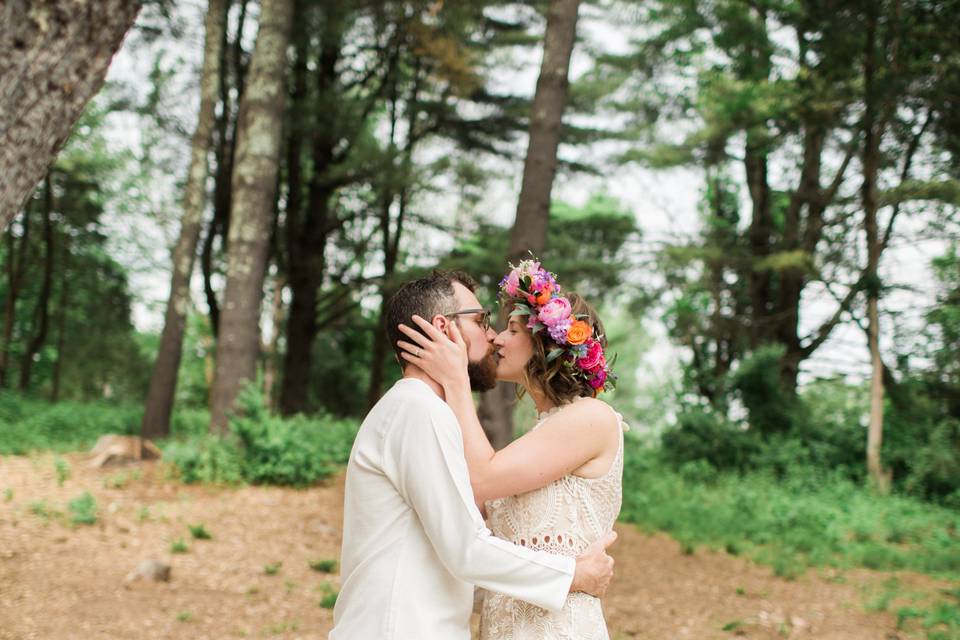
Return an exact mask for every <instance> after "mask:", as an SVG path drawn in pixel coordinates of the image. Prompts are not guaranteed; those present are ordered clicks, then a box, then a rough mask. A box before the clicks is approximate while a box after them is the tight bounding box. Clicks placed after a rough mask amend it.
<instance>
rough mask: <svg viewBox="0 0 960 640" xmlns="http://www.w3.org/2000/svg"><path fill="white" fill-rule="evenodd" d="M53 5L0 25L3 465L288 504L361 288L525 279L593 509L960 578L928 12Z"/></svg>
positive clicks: (713, 6) (954, 279) (891, 6)
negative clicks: (586, 450)
mask: <svg viewBox="0 0 960 640" xmlns="http://www.w3.org/2000/svg"><path fill="white" fill-rule="evenodd" d="M60 4H62V3H58V2H53V1H50V2H36V3H31V2H25V1H23V0H20V1H12V2H8V3H7V4H6V5H5V7H2V8H0V15H2V16H3V19H4V22H5V25H6V26H4V28H3V29H2V31H3V34H4V35H3V36H2V41H0V59H3V60H5V62H3V63H0V89H3V91H0V96H3V97H2V98H0V149H3V151H2V153H0V170H2V171H3V172H4V175H6V176H8V177H7V178H6V179H5V185H4V186H3V187H2V190H0V214H2V217H3V221H4V224H5V228H4V231H3V236H4V237H3V242H2V246H0V264H2V265H3V269H4V271H3V277H2V278H0V298H2V300H3V301H4V304H3V321H2V334H0V454H4V455H18V456H19V455H27V454H30V453H31V452H37V451H44V450H53V451H71V450H75V449H79V448H84V447H88V446H89V445H90V444H91V443H92V442H93V441H94V440H95V439H96V437H97V436H98V435H100V434H103V433H124V434H142V435H143V436H145V437H147V438H150V439H153V440H157V441H158V442H160V443H161V445H162V448H163V450H164V458H165V460H166V461H168V462H169V464H170V465H171V468H172V469H174V471H175V473H176V474H177V475H178V477H179V478H180V480H181V481H183V482H188V483H190V482H204V483H215V484H222V483H228V484H230V483H252V484H281V485H293V486H309V485H312V484H314V483H316V482H317V481H319V480H321V479H322V478H324V477H327V476H329V475H331V474H334V473H336V470H337V468H338V465H341V464H342V463H343V462H345V460H346V456H347V454H348V453H349V448H350V444H351V440H352V435H353V433H354V432H355V430H356V428H357V425H358V423H359V420H360V419H362V416H363V415H364V413H365V411H366V410H367V409H368V408H369V407H370V406H371V405H372V404H373V403H374V402H376V400H377V398H378V397H379V396H380V394H381V393H382V392H383V390H385V389H386V388H388V387H389V385H390V384H392V382H393V381H394V380H395V379H396V378H397V377H398V376H399V368H398V367H397V366H396V364H395V361H394V359H393V354H392V350H391V348H390V345H388V344H386V341H385V335H384V332H383V327H382V321H381V315H382V308H383V301H384V300H385V299H386V298H387V297H389V295H390V293H391V291H393V290H394V289H395V288H396V287H397V286H398V285H399V284H400V283H402V282H404V281H406V280H408V279H410V278H413V277H416V276H418V275H420V274H423V273H425V272H428V271H429V270H431V269H434V268H437V267H440V268H461V269H465V270H467V271H469V272H470V273H473V274H475V275H476V276H477V278H478V280H480V282H481V284H482V290H481V292H479V293H480V297H481V300H482V301H484V302H485V303H486V304H489V305H491V307H493V305H494V303H495V299H494V293H495V289H496V284H497V282H498V281H499V279H500V277H502V275H503V274H504V273H505V272H506V265H507V263H508V261H510V260H513V261H516V260H518V259H521V258H522V257H523V256H525V255H527V253H528V251H532V252H534V253H535V254H536V255H538V256H539V257H541V258H542V259H543V261H544V263H545V265H546V266H547V267H548V268H549V269H550V270H552V271H554V272H556V273H557V274H558V276H559V278H560V281H561V282H562V283H563V284H564V286H565V287H566V288H567V289H575V290H577V291H579V292H581V293H583V294H584V295H585V296H586V297H587V298H588V299H590V300H591V301H593V302H594V303H595V304H596V305H597V306H598V307H599V308H600V310H601V315H602V316H603V318H604V320H605V322H606V325H607V333H608V336H609V338H610V341H611V350H612V351H613V352H616V353H618V360H617V363H616V370H617V372H618V373H619V376H620V377H619V384H618V388H617V390H616V391H615V392H614V393H613V394H611V395H610V396H609V397H608V398H607V400H608V401H609V402H610V403H611V404H613V405H614V406H615V407H616V408H617V409H618V410H619V411H621V412H622V413H624V415H625V416H626V418H627V421H628V422H629V423H630V424H631V425H632V426H633V430H632V432H631V437H630V440H629V460H628V464H627V469H626V472H625V473H626V477H625V493H626V495H625V503H624V511H623V519H624V520H626V521H630V522H636V523H639V524H641V525H642V526H644V527H648V528H650V529H653V530H662V531H667V532H669V533H670V534H671V535H673V536H674V537H676V538H677V539H678V540H680V541H681V543H682V544H684V545H689V546H690V548H691V549H692V548H694V547H695V546H696V545H698V544H710V545H714V546H716V547H718V548H723V549H725V550H726V552H728V553H732V554H747V555H749V556H750V557H752V558H754V559H756V560H759V561H760V562H763V563H767V564H771V565H772V566H774V568H775V570H776V571H777V572H778V575H781V574H782V575H785V576H790V575H795V574H796V573H797V572H802V571H803V568H804V567H807V566H821V565H830V564H836V563H840V564H844V563H846V564H852V565H854V566H866V567H869V568H874V569H910V570H913V571H919V572H924V573H930V574H932V575H936V576H947V577H950V578H951V579H953V578H955V577H956V576H957V575H958V573H960V552H958V549H960V541H958V539H957V538H958V532H957V526H958V523H960V513H958V510H960V252H958V246H960V219H958V215H957V214H958V205H960V115H958V114H960V105H958V101H960V48H958V47H957V44H956V43H957V42H960V26H958V25H960V3H957V2H955V1H945V2H932V1H926V0H890V1H886V0H884V1H869V0H868V1H862V2H861V1H854V2H835V1H831V0H757V1H751V2H745V1H740V0H716V1H714V2H709V3H698V2H692V1H688V0H659V1H656V2H642V3H641V2H632V1H630V0H622V1H613V0H596V1H590V2H588V1H586V0H584V1H582V2H580V1H577V0H551V1H550V2H533V3H514V2H498V1H481V0H478V1H476V2H449V1H448V2H443V1H432V2H426V1H424V2H417V1H404V2H391V1H383V2H318V1H314V0H262V2H256V1H253V0H210V2H209V5H207V4H205V3H199V2H191V1H187V0H182V1H174V0H164V1H161V2H146V3H143V5H142V6H141V4H140V3H137V2H129V1H127V0H105V1H103V2H100V3H94V4H93V5H91V6H90V8H88V9H87V10H85V11H80V12H77V13H76V14H71V15H68V14H67V13H64V10H63V9H62V7H60V6H59V5H60ZM121 43H122V49H120V52H119V53H118V54H117V55H116V56H115V57H114V52H115V51H117V49H118V48H119V47H120V46H121ZM53 58H56V60H57V61H58V62H57V63H56V64H52V63H51V62H50V60H51V59H53ZM111 60H113V61H114V63H113V66H112V67H110V71H109V74H108V73H107V71H108V66H109V65H110V62H111ZM104 78H106V81H105V82H104ZM512 398H513V390H512V389H510V388H507V387H506V386H505V385H501V387H500V388H498V389H497V390H496V391H494V392H490V393H489V394H485V395H484V397H483V398H481V399H480V401H479V405H480V410H481V415H482V417H483V420H484V425H485V427H486V428H487V430H488V433H489V434H490V435H491V438H492V439H493V441H494V442H495V443H497V444H498V446H502V445H503V444H505V443H507V442H509V441H510V439H511V438H512V437H513V435H514V433H515V432H516V431H518V430H522V428H523V427H524V425H525V424H527V423H528V422H529V419H530V417H531V412H532V409H531V407H530V406H529V405H526V404H524V403H520V405H519V406H517V407H516V408H515V409H514V408H512V407H513V403H512V402H511V400H512ZM505 408H506V409H505ZM515 425H516V428H515ZM0 484H2V477H0ZM951 598H953V599H952V600H951ZM946 602H947V603H953V604H945V605H943V606H945V607H947V608H946V609H943V611H945V612H946V613H945V614H943V616H946V618H944V619H945V621H944V620H940V619H939V618H936V617H934V618H930V617H929V616H930V615H932V614H931V613H930V611H934V609H931V610H929V611H928V610H921V609H914V613H913V614H911V613H909V612H908V613H907V614H905V619H906V620H909V619H913V618H916V619H918V620H922V621H923V625H924V626H923V628H924V629H926V630H927V633H930V634H936V633H941V632H942V633H960V609H958V608H957V607H956V593H954V594H953V595H952V596H948V597H946ZM938 606H939V605H938ZM914 614H915V615H914ZM924 616H927V617H924ZM943 616H941V617H943ZM951 616H953V617H952V618H951ZM931 620H932V622H931ZM927 623H929V624H927ZM944 630H946V631H944ZM930 637H937V636H934V635H931V636H930ZM942 637H957V636H956V635H944V636H942Z"/></svg>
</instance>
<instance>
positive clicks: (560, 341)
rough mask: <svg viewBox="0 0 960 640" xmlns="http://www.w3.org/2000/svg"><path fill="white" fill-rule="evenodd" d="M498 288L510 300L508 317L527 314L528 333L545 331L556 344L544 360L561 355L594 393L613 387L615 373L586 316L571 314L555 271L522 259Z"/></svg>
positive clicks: (615, 377)
mask: <svg viewBox="0 0 960 640" xmlns="http://www.w3.org/2000/svg"><path fill="white" fill-rule="evenodd" d="M500 291H502V292H503V293H504V294H506V296H507V297H508V298H512V299H513V300H512V301H513V302H514V304H515V306H514V309H513V311H511V312H510V315H511V316H521V315H522V316H528V317H529V318H528V320H527V327H528V328H529V329H530V331H531V333H534V334H536V333H538V332H540V331H544V330H545V331H546V332H547V334H548V335H549V336H550V340H551V341H553V343H554V344H556V345H557V346H556V347H555V348H551V349H550V351H549V352H548V353H547V362H552V361H554V360H556V359H557V358H563V362H564V366H566V367H569V368H570V369H571V373H573V375H574V377H577V378H580V379H581V380H584V381H586V382H587V383H588V384H589V385H590V387H591V388H592V389H594V392H595V393H599V392H601V391H609V390H611V389H613V388H614V386H616V380H617V376H616V375H615V374H614V373H613V371H612V370H611V369H610V365H608V364H607V358H606V356H605V355H604V353H603V346H601V344H600V342H599V340H597V339H595V338H594V336H593V327H591V326H590V325H589V324H588V323H586V322H584V321H583V319H582V318H586V317H587V316H586V315H583V314H580V315H575V314H573V312H572V308H571V306H570V300H569V299H567V298H565V297H564V296H562V295H560V285H559V284H557V276H556V274H553V273H550V272H549V271H547V270H546V269H543V268H541V267H540V263H539V262H537V261H536V260H535V259H533V260H524V261H523V262H521V263H520V264H519V266H516V267H515V266H513V264H511V265H510V273H508V274H507V275H506V276H505V277H504V278H503V280H501V281H500ZM598 337H599V336H598Z"/></svg>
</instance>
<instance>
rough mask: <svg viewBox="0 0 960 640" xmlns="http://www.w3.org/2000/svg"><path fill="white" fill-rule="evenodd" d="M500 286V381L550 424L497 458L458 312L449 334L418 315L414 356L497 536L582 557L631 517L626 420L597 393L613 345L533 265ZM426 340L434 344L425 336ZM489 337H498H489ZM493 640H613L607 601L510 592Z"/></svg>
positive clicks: (491, 622) (594, 320)
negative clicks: (531, 599) (625, 497)
mask: <svg viewBox="0 0 960 640" xmlns="http://www.w3.org/2000/svg"><path fill="white" fill-rule="evenodd" d="M511 268H512V269H511V271H510V273H509V274H507V276H506V277H505V278H504V279H503V280H502V281H501V283H500V299H501V304H503V305H505V307H506V310H507V311H508V312H509V322H508V325H507V327H506V329H505V330H504V331H503V332H501V333H500V334H499V335H496V337H495V338H494V339H493V341H492V345H491V350H492V353H491V357H492V358H493V359H494V361H495V362H496V376H497V379H498V380H504V381H509V382H515V383H517V384H519V385H520V389H521V393H526V394H528V395H529V396H530V397H531V399H532V400H533V402H534V404H535V405H536V408H537V412H538V417H537V420H536V423H535V424H534V425H533V426H532V428H531V429H530V430H529V431H528V432H527V433H526V434H524V435H523V436H522V437H520V438H517V439H516V440H515V441H514V442H512V443H511V444H510V445H508V446H507V447H505V448H504V449H502V450H500V451H494V450H493V447H492V446H491V445H490V442H489V440H487V438H486V435H485V434H484V432H483V428H482V427H481V425H480V422H479V420H478V418H477V414H476V409H475V407H474V404H473V398H472V396H471V394H470V382H469V379H468V376H467V345H466V343H465V342H464V340H463V338H462V336H461V333H460V330H459V327H458V322H459V321H460V318H461V317H462V316H463V315H464V314H466V313H467V312H468V311H473V312H476V313H479V314H480V317H481V320H480V321H481V322H483V323H487V322H488V314H487V313H486V312H484V311H483V310H479V309H474V310H464V311H454V312H451V313H450V314H448V317H451V318H452V319H453V321H452V322H450V323H449V324H448V325H447V334H444V333H443V332H441V331H440V330H439V329H437V328H436V327H434V326H433V325H432V324H430V323H429V322H427V321H426V320H423V319H422V318H419V317H418V316H414V322H415V323H416V324H417V325H418V326H419V327H420V328H421V331H417V330H416V329H415V328H412V327H407V326H405V325H400V330H401V331H402V332H403V333H404V335H406V336H408V337H409V338H410V339H411V342H406V341H400V342H398V345H399V346H400V347H402V348H403V349H404V353H403V354H402V355H403V357H404V358H405V359H406V360H407V361H409V362H412V363H414V364H416V365H417V366H418V367H420V368H421V369H423V370H424V371H425V372H427V373H428V374H429V375H430V376H431V377H432V378H434V380H436V381H437V382H438V383H439V384H441V385H442V386H443V390H444V395H445V399H446V401H447V403H448V404H449V405H450V407H451V409H453V411H454V413H455V414H456V416H457V420H458V421H459V424H460V429H461V430H462V432H463V441H464V455H465V457H466V460H467V466H468V467H469V470H470V481H471V484H472V488H473V493H474V498H475V499H476V501H477V505H478V506H479V507H481V510H483V509H484V508H485V510H486V514H487V517H488V524H489V527H490V529H491V530H492V531H493V533H494V534H495V535H497V536H499V537H501V538H504V539H506V540H509V541H511V542H513V543H515V544H519V545H521V546H525V547H529V548H532V549H538V550H542V551H548V552H550V553H556V554H562V555H568V556H576V555H578V554H579V553H581V552H582V551H583V550H584V549H585V548H586V547H587V546H588V545H590V544H591V543H592V542H594V541H595V540H597V539H599V538H600V537H602V536H603V535H604V534H605V533H606V532H608V531H610V530H612V528H613V523H614V521H615V520H616V518H617V515H618V514H619V512H620V504H621V476H622V471H623V430H624V429H625V428H626V426H625V425H624V423H623V421H622V419H621V416H620V414H618V413H616V412H615V411H614V410H613V409H612V408H611V407H610V406H609V405H607V404H606V403H605V402H603V401H601V400H598V399H597V398H596V396H597V394H598V393H599V392H601V391H604V390H606V389H609V388H612V386H613V382H614V376H613V375H612V373H611V371H610V367H609V365H608V364H607V360H606V354H605V353H604V350H605V348H606V337H605V336H604V334H603V325H602V324H601V322H600V319H599V317H598V316H597V313H596V311H595V310H594V309H593V308H592V307H591V306H590V305H589V304H588V303H587V302H586V301H585V300H584V299H583V298H582V297H581V296H579V295H577V294H575V293H566V294H562V293H561V289H560V286H559V285H558V284H557V281H556V276H555V275H554V274H552V273H550V272H548V271H546V270H545V269H543V268H541V266H540V263H539V262H536V261H533V260H526V261H523V262H521V263H520V265H519V266H517V267H513V265H511ZM424 334H426V335H424ZM488 334H489V337H493V332H492V331H488ZM480 637H481V639H482V640H493V639H497V640H549V639H557V640H560V639H564V640H567V639H573V638H576V639H578V640H607V639H608V634H607V626H606V623H605V621H604V617H603V611H602V609H601V606H600V600H599V599H597V598H594V597H593V596H589V595H587V594H584V593H571V594H570V595H569V596H568V597H567V602H566V605H565V606H564V608H563V610H562V611H560V612H558V613H551V612H549V611H547V610H545V609H541V608H539V607H536V606H535V605H531V604H529V603H526V602H523V601H521V600H516V599H513V598H510V597H507V596H504V595H501V594H498V593H488V594H487V595H486V598H485V599H484V604H483V610H482V614H481V620H480Z"/></svg>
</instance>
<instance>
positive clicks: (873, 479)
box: [861, 8, 890, 493]
mask: <svg viewBox="0 0 960 640" xmlns="http://www.w3.org/2000/svg"><path fill="white" fill-rule="evenodd" d="M868 11H869V16H868V22H867V50H866V55H865V57H864V74H863V75H864V94H865V95H864V133H865V137H864V144H863V187H862V189H861V195H862V198H863V214H864V223H863V226H864V231H865V234H866V243H867V269H866V272H865V274H864V276H865V278H866V280H867V287H866V290H867V323H868V324H867V344H868V347H869V349H870V363H871V369H872V373H871V376H870V422H869V425H868V427H867V456H866V457H867V472H868V474H869V478H870V484H871V485H872V486H873V488H874V490H876V491H878V492H879V493H887V492H888V491H889V489H890V477H889V476H888V475H887V472H886V471H885V470H884V468H883V464H882V461H881V459H880V449H881V447H882V445H883V360H882V359H881V356H880V313H879V298H880V275H879V266H880V251H881V247H880V234H879V230H878V225H877V210H878V209H879V204H878V198H877V176H878V174H879V171H880V162H881V158H880V141H881V139H882V138H883V130H884V122H883V121H882V118H880V117H879V116H878V113H877V112H878V104H877V102H878V91H877V87H876V72H877V69H876V64H877V60H876V36H877V33H876V32H877V22H878V18H877V15H876V9H875V8H870V9H868Z"/></svg>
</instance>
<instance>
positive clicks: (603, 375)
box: [590, 369, 607, 389]
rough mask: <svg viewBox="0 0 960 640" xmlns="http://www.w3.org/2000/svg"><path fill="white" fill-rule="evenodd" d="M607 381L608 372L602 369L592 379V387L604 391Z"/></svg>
mask: <svg viewBox="0 0 960 640" xmlns="http://www.w3.org/2000/svg"><path fill="white" fill-rule="evenodd" d="M606 381H607V370H606V369H600V370H599V371H597V373H596V374H595V375H594V376H593V377H592V378H590V386H591V387H593V388H594V389H603V385H604V383H606Z"/></svg>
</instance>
